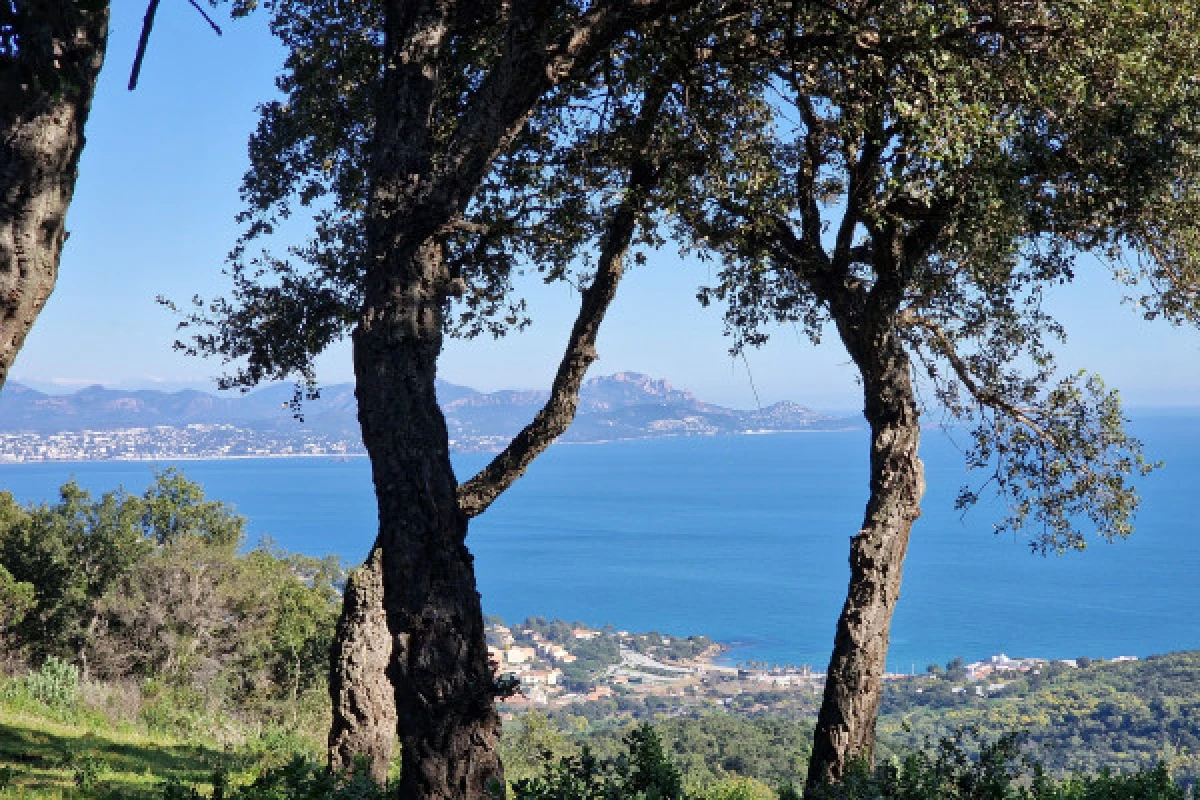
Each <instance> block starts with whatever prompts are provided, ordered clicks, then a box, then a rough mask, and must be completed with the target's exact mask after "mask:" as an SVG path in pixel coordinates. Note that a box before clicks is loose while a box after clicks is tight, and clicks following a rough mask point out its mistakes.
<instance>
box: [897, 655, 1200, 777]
mask: <svg viewBox="0 0 1200 800" xmlns="http://www.w3.org/2000/svg"><path fill="white" fill-rule="evenodd" d="M1197 685H1200V653H1195V652H1188V653H1172V654H1170V655H1166V656H1154V657H1151V658H1149V659H1145V660H1141V661H1129V662H1117V663H1093V664H1092V665H1091V666H1090V667H1088V668H1087V669H1071V668H1070V667H1067V666H1065V665H1053V664H1050V665H1043V666H1042V667H1041V668H1040V670H1039V672H1038V673H1037V674H1035V673H1032V672H1031V673H1028V674H1025V675H1024V676H1021V677H1019V678H1018V679H1016V680H1011V681H1010V682H1008V683H1007V685H1006V686H1005V688H1004V689H1003V690H1002V691H1001V692H999V693H998V694H997V695H996V696H993V697H976V696H975V695H974V693H973V692H971V691H966V692H961V693H958V694H951V693H950V692H949V689H950V682H949V681H938V682H937V684H936V685H935V686H933V687H931V686H929V685H927V684H923V685H922V689H923V691H922V692H921V693H920V694H917V693H915V692H914V691H913V688H914V687H913V686H911V685H909V686H905V685H904V684H903V683H901V684H897V685H892V686H889V687H888V689H887V690H886V692H885V695H884V707H883V712H884V713H883V716H882V718H881V720H880V725H879V735H880V739H881V743H883V744H886V745H887V746H888V747H889V748H891V749H893V750H905V749H909V748H913V747H916V746H919V745H920V743H921V741H922V740H924V739H926V738H935V737H940V736H946V735H948V734H950V733H951V732H952V731H953V730H954V729H955V728H957V727H970V728H978V729H981V730H1020V731H1023V732H1024V733H1025V736H1026V738H1027V741H1028V744H1029V747H1030V749H1031V751H1032V752H1033V753H1035V754H1036V756H1037V758H1038V761H1039V762H1040V763H1042V764H1043V765H1045V767H1046V768H1047V769H1049V770H1051V771H1052V772H1053V773H1055V774H1057V775H1063V774H1069V773H1071V772H1072V771H1081V772H1089V773H1094V772H1097V771H1098V770H1100V769H1102V768H1105V767H1109V768H1112V769H1120V770H1128V771H1133V770H1145V769H1148V768H1150V767H1151V766H1153V765H1154V764H1155V763H1156V762H1159V761H1161V762H1165V763H1167V764H1168V765H1169V766H1170V768H1171V769H1172V771H1173V772H1174V773H1175V775H1176V776H1177V777H1179V778H1181V779H1184V780H1187V781H1189V782H1195V781H1196V780H1197V779H1198V778H1200V696H1198V695H1197V692H1196V686H1197ZM938 686H944V687H945V689H944V691H943V692H938V691H935V689H937V687H938Z"/></svg>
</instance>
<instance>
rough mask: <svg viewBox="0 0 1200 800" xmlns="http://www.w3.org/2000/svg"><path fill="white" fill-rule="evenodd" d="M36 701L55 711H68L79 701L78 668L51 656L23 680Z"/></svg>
mask: <svg viewBox="0 0 1200 800" xmlns="http://www.w3.org/2000/svg"><path fill="white" fill-rule="evenodd" d="M23 683H24V685H25V689H26V691H28V692H29V693H30V694H31V695H32V696H33V697H34V698H36V699H37V700H38V702H40V703H43V704H44V705H46V706H47V707H49V708H52V709H54V710H57V711H70V710H71V709H73V708H75V705H76V704H77V703H78V702H79V668H78V667H76V666H75V665H74V664H69V663H67V662H66V661H63V660H62V659H61V658H57V657H55V656H51V657H50V658H48V659H46V661H45V663H44V664H42V667H41V669H39V670H38V671H37V672H31V673H29V674H28V675H27V676H25V679H24V681H23Z"/></svg>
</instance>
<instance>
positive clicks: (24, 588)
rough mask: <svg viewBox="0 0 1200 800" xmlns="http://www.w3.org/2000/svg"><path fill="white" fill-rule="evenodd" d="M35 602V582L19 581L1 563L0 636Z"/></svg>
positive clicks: (23, 615)
mask: <svg viewBox="0 0 1200 800" xmlns="http://www.w3.org/2000/svg"><path fill="white" fill-rule="evenodd" d="M8 497H9V498H10V499H11V497H12V496H11V495H8ZM35 604H36V603H35V600H34V589H33V584H32V583H27V582H21V581H18V580H17V579H16V578H14V577H13V576H12V573H11V572H9V571H8V570H7V569H6V568H5V567H4V566H3V565H0V636H3V635H4V633H5V632H6V631H7V630H8V629H9V628H10V627H12V626H14V625H16V624H18V623H19V622H20V621H21V620H22V619H24V618H25V615H26V614H27V613H28V612H29V611H30V610H31V609H32V608H33V607H34V605H35Z"/></svg>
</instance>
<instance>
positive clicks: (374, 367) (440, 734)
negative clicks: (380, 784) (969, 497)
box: [354, 244, 503, 800]
mask: <svg viewBox="0 0 1200 800" xmlns="http://www.w3.org/2000/svg"><path fill="white" fill-rule="evenodd" d="M408 262H409V266H410V269H412V270H413V271H414V272H418V273H419V277H418V278H417V279H416V280H411V279H410V280H405V281H404V282H403V284H401V283H400V282H398V281H397V282H388V283H384V284H383V285H378V284H377V285H376V287H375V288H374V289H373V290H372V289H371V288H368V294H367V301H366V309H365V310H364V313H363V316H362V319H361V322H360V324H359V326H358V328H357V330H356V331H355V333H354V363H355V375H356V378H357V383H358V387H357V396H358V406H359V421H360V423H361V424H362V429H363V441H364V442H365V443H366V445H367V450H368V452H369V454H370V456H371V468H372V476H373V478H374V482H375V493H376V497H377V500H378V503H379V522H380V525H379V540H378V543H379V547H380V550H381V553H382V563H383V589H384V609H385V612H386V615H387V625H388V630H389V633H390V635H391V643H392V655H391V665H390V667H389V670H388V677H389V679H390V680H391V683H392V687H393V690H394V696H395V703H396V713H397V719H398V722H399V726H398V728H399V735H400V742H401V747H402V753H403V769H402V770H401V779H400V785H399V796H400V797H403V798H427V799H432V798H438V799H439V800H441V798H445V799H446V800H449V799H450V798H478V797H485V796H488V795H489V794H492V793H494V792H495V791H497V790H498V791H500V792H503V772H502V770H501V767H500V761H499V758H498V757H497V755H496V752H495V749H496V743H497V742H498V740H499V737H500V717H499V715H498V714H497V712H496V709H495V705H494V702H493V695H494V685H493V681H492V673H491V668H490V665H489V664H488V658H487V645H486V642H485V640H484V628H483V612H482V609H481V606H480V601H479V594H478V592H477V591H476V589H475V575H474V569H473V565H472V559H471V555H470V554H469V553H468V551H467V547H466V534H467V518H466V515H465V514H463V513H462V512H461V511H460V510H459V508H458V501H457V488H458V487H457V483H456V481H455V478H454V471H453V469H452V467H451V465H450V453H449V440H448V436H447V433H446V424H445V420H444V419H443V417H442V412H441V409H440V408H439V407H438V404H437V397H436V395H435V394H434V374H435V370H436V364H437V355H438V351H439V350H440V347H441V328H442V307H443V306H442V299H443V298H442V295H441V293H440V291H439V290H438V289H436V288H432V287H437V286H439V285H440V284H441V283H442V282H443V281H444V280H446V279H447V275H446V274H445V267H444V265H443V263H442V259H441V253H440V247H439V246H438V245H436V244H429V245H425V246H422V247H420V248H419V249H417V250H416V251H415V252H413V253H412V255H411V256H409V259H408Z"/></svg>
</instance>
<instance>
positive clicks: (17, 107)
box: [0, 0, 108, 388]
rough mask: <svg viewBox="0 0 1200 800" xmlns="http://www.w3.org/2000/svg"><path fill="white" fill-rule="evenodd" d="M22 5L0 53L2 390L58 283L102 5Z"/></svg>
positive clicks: (100, 40) (100, 37)
mask: <svg viewBox="0 0 1200 800" xmlns="http://www.w3.org/2000/svg"><path fill="white" fill-rule="evenodd" d="M23 5H24V6H25V7H24V8H22V7H21V4H19V5H18V9H19V10H17V11H16V12H15V14H14V17H13V21H12V29H11V33H10V34H9V35H8V36H7V37H6V39H5V40H4V42H3V50H2V51H0V388H2V387H3V386H4V383H5V381H6V380H7V379H8V371H9V369H10V368H11V367H12V364H13V361H14V359H15V358H16V356H17V353H18V352H19V351H20V349H21V346H22V345H23V344H24V343H25V337H26V335H27V334H28V333H29V329H30V328H31V327H32V326H33V323H34V320H36V319H37V316H38V313H39V312H41V310H42V308H43V307H44V306H45V305H46V300H47V299H48V298H49V297H50V293H51V292H52V291H53V290H54V284H55V282H56V281H57V279H58V262H59V257H60V256H61V254H62V247H63V243H64V242H65V241H66V239H67V232H66V227H65V226H66V216H67V207H68V206H69V205H70V203H71V197H72V195H73V194H74V192H75V179H76V177H77V175H78V166H79V156H80V153H82V152H83V143H84V138H83V127H84V124H85V123H86V122H87V117H88V112H89V110H90V109H91V103H92V95H93V93H94V92H95V89H96V79H97V76H98V75H99V73H100V67H101V65H102V64H103V63H104V49H105V45H106V43H107V40H108V3H106V2H105V3H100V2H93V3H90V4H88V6H89V8H88V9H83V8H80V6H82V5H83V4H82V3H78V2H76V0H57V1H56V2H42V3H25V4H23Z"/></svg>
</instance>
